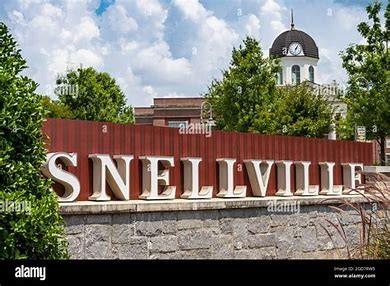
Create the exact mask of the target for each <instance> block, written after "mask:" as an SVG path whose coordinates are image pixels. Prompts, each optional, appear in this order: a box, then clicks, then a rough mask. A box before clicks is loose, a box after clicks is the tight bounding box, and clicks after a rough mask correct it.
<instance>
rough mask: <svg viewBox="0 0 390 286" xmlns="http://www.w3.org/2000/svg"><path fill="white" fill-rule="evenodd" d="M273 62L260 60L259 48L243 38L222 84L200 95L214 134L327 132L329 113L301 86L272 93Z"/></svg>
mask: <svg viewBox="0 0 390 286" xmlns="http://www.w3.org/2000/svg"><path fill="white" fill-rule="evenodd" d="M279 69H280V66H279V63H278V60H277V59H267V58H265V57H264V55H263V52H262V50H261V47H260V44H259V42H257V41H256V40H255V39H252V38H249V37H247V38H246V39H245V40H244V42H243V45H240V46H239V48H238V49H236V48H234V49H233V52H232V60H231V63H230V66H229V68H228V70H226V71H224V72H223V77H222V80H213V82H212V83H211V85H210V87H209V88H208V92H207V93H206V94H205V97H206V99H207V100H208V102H210V103H211V105H212V107H213V112H214V114H215V115H216V121H217V128H219V129H222V130H228V131H242V132H247V131H250V132H259V133H264V134H286V135H296V136H309V137H323V136H324V134H325V133H327V132H328V131H329V130H330V124H331V118H332V116H331V114H332V113H331V108H330V107H329V104H328V103H327V102H326V101H325V100H324V99H323V98H321V97H319V96H315V95H314V94H313V93H312V92H311V89H310V88H309V87H307V86H305V85H301V86H297V87H283V88H277V86H276V74H277V73H278V72H279Z"/></svg>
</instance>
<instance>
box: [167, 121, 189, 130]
mask: <svg viewBox="0 0 390 286" xmlns="http://www.w3.org/2000/svg"><path fill="white" fill-rule="evenodd" d="M187 125H188V121H184V120H170V121H168V127H172V128H180V127H186V126H187Z"/></svg>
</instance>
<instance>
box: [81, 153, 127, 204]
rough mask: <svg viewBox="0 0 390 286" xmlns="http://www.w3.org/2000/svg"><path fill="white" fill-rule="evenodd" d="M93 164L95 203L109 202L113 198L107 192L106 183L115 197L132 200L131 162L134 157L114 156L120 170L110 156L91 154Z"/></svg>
mask: <svg viewBox="0 0 390 286" xmlns="http://www.w3.org/2000/svg"><path fill="white" fill-rule="evenodd" d="M88 157H89V158H91V159H92V162H93V194H92V196H90V197H89V199H90V200H93V201H109V200H111V197H110V196H109V195H108V194H107V192H106V181H107V183H108V185H109V186H110V188H111V190H112V192H113V193H114V196H115V197H116V198H118V199H120V200H123V201H127V200H129V199H130V162H131V160H132V159H133V156H125V155H114V156H113V157H114V159H115V161H116V162H117V164H118V169H117V167H116V166H115V164H114V162H113V161H112V159H111V157H110V155H106V154H91V155H89V156H88Z"/></svg>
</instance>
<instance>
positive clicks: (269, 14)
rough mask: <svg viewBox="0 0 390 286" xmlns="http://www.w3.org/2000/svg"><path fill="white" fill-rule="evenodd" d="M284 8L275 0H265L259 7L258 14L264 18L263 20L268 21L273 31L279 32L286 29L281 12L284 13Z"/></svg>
mask: <svg viewBox="0 0 390 286" xmlns="http://www.w3.org/2000/svg"><path fill="white" fill-rule="evenodd" d="M286 10H287V9H286V8H285V7H284V6H282V5H280V4H279V3H278V2H277V1H276V0H266V1H265V2H264V4H263V5H262V6H261V8H260V12H261V13H260V14H261V16H262V18H263V19H264V21H263V22H270V23H271V28H272V29H273V31H274V32H277V33H280V32H283V31H284V30H286V29H287V28H286V26H285V24H284V23H283V22H282V19H283V17H282V14H283V13H285V12H286Z"/></svg>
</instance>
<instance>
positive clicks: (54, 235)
mask: <svg viewBox="0 0 390 286" xmlns="http://www.w3.org/2000/svg"><path fill="white" fill-rule="evenodd" d="M20 53H21V51H20V49H18V47H17V43H16V41H15V40H14V39H13V37H12V35H11V34H10V33H9V32H8V29H7V26H6V25H5V24H4V23H0V204H1V211H0V258H7V259H15V258H34V259H35V258H38V259H50V258H51V259H57V258H63V257H67V250H66V240H65V238H64V228H63V220H62V217H61V216H60V215H59V213H58V202H57V198H56V196H55V194H54V193H53V192H52V191H51V188H50V186H51V182H50V180H48V179H46V178H44V177H43V176H42V174H41V172H40V169H41V166H42V164H43V162H44V161H45V159H46V150H45V146H44V140H43V136H42V124H43V120H44V109H43V107H42V98H41V96H40V95H38V94H37V93H35V90H36V88H37V84H36V83H35V82H34V81H32V80H31V79H29V78H28V77H26V76H23V75H21V72H22V71H23V70H24V69H25V68H26V61H25V60H24V59H23V58H22V56H21V54H20ZM12 205H13V206H16V207H18V208H19V210H17V209H16V210H15V209H13V208H12V207H9V206H12Z"/></svg>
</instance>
